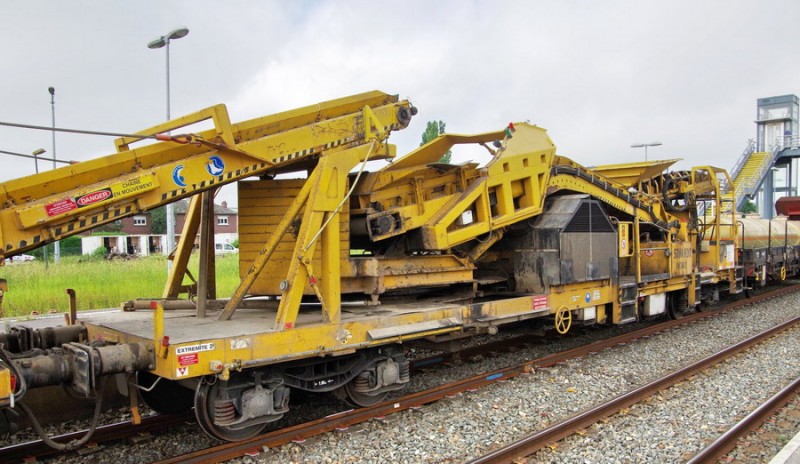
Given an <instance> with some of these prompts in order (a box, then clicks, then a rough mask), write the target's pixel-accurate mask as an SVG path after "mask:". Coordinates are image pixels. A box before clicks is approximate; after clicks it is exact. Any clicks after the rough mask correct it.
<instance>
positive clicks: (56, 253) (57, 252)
mask: <svg viewBox="0 0 800 464" xmlns="http://www.w3.org/2000/svg"><path fill="white" fill-rule="evenodd" d="M47 91H48V92H50V115H51V121H52V123H53V130H52V134H53V169H55V168H56V167H57V166H56V89H55V87H48V88H47ZM60 260H61V243H60V242H59V241H58V240H56V241H55V243H53V263H54V264H58V262H59V261H60Z"/></svg>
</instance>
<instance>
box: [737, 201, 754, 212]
mask: <svg viewBox="0 0 800 464" xmlns="http://www.w3.org/2000/svg"><path fill="white" fill-rule="evenodd" d="M739 212H740V213H745V214H747V213H757V212H758V205H756V204H755V203H753V202H752V201H750V200H745V201H744V203H742V206H741V208H739Z"/></svg>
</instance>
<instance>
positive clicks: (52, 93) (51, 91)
mask: <svg viewBox="0 0 800 464" xmlns="http://www.w3.org/2000/svg"><path fill="white" fill-rule="evenodd" d="M47 91H48V92H50V95H53V96H55V95H56V88H55V87H48V88H47Z"/></svg>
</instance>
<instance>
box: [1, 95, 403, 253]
mask: <svg viewBox="0 0 800 464" xmlns="http://www.w3.org/2000/svg"><path fill="white" fill-rule="evenodd" d="M415 111H416V110H415V109H414V108H413V107H412V106H411V104H410V103H409V102H408V101H405V100H403V101H400V100H399V99H398V97H397V96H393V95H388V94H385V93H383V92H379V91H373V92H366V93H363V94H358V95H353V96H350V97H345V98H340V99H336V100H331V101H327V102H322V103H319V104H316V105H311V106H307V107H304V108H299V109H295V110H291V111H286V112H283V113H278V114H275V115H271V116H265V117H261V118H257V119H252V120H249V121H245V122H241V123H238V124H231V122H230V119H229V117H228V113H227V110H226V108H225V106H224V105H216V106H213V107H210V108H207V109H204V110H202V111H199V112H197V113H194V114H191V115H188V116H185V117H182V118H179V119H175V120H172V121H168V122H165V123H163V124H160V125H158V126H154V127H152V128H149V129H146V130H144V131H141V132H139V133H137V134H135V135H141V136H153V135H159V140H163V141H160V142H156V143H152V144H149V145H141V146H138V147H136V148H131V145H132V144H134V143H136V142H139V141H140V140H142V139H141V138H140V137H123V138H120V139H118V140H116V148H117V152H116V153H114V154H112V155H108V156H105V157H101V158H97V159H93V160H90V161H86V162H82V163H78V164H73V165H69V166H65V167H62V168H60V169H56V170H52V171H47V172H43V173H40V174H37V175H33V176H28V177H24V178H20V179H16V180H11V181H8V182H5V183H3V184H2V185H0V245H2V249H0V259H2V258H4V257H10V256H13V255H15V254H19V253H23V252H25V251H27V250H31V249H34V248H37V247H39V246H42V245H44V244H45V243H48V242H51V241H54V240H59V239H62V238H64V237H68V236H70V235H74V234H77V233H79V232H82V231H85V230H89V229H92V228H94V227H97V226H99V225H102V224H105V223H109V222H112V221H114V220H117V219H120V218H123V217H126V216H131V215H134V214H137V213H139V212H142V211H146V210H150V209H153V208H156V207H159V206H162V205H165V204H167V203H170V202H173V201H177V200H179V199H181V198H185V197H187V196H190V195H194V194H197V193H200V192H203V191H207V190H211V189H215V188H217V187H219V186H221V185H224V184H228V183H231V182H234V181H237V180H240V179H243V178H246V177H250V176H254V175H275V174H279V173H282V172H293V171H301V170H308V169H310V168H313V166H314V165H315V164H316V163H317V161H318V158H319V155H320V154H322V153H323V152H327V153H331V152H336V151H339V150H343V149H347V148H353V147H356V146H360V145H363V144H365V143H369V142H371V141H372V140H378V141H382V140H383V139H385V138H386V137H387V136H388V134H389V132H391V131H393V130H397V129H401V128H403V127H405V126H406V125H407V124H408V122H409V121H410V119H411V116H412V114H413V113H414V112H415ZM208 120H211V121H212V122H213V126H214V127H213V128H212V129H208V130H203V131H200V132H198V133H196V134H188V135H175V136H169V135H163V134H166V133H167V132H169V131H176V130H178V129H185V128H188V127H189V126H191V125H192V124H196V123H199V122H203V121H208ZM385 156H388V155H385Z"/></svg>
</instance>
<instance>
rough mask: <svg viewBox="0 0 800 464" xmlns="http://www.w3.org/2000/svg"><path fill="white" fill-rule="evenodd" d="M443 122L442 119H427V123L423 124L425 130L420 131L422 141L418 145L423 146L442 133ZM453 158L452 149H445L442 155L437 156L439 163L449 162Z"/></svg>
mask: <svg viewBox="0 0 800 464" xmlns="http://www.w3.org/2000/svg"><path fill="white" fill-rule="evenodd" d="M444 128H445V123H444V121H428V124H427V125H426V126H425V132H423V133H422V143H420V144H419V146H423V145H425V144H426V143H428V142H430V141H431V140H433V139H435V138H436V137H438V136H440V135H442V134H444ZM452 158H453V151H452V150H447V153H445V154H444V155H442V157H441V158H439V162H440V163H445V164H450V160H451V159H452Z"/></svg>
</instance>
